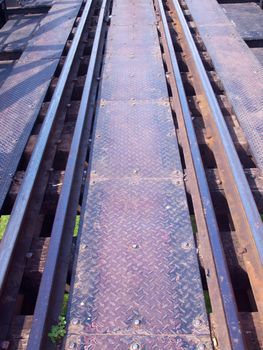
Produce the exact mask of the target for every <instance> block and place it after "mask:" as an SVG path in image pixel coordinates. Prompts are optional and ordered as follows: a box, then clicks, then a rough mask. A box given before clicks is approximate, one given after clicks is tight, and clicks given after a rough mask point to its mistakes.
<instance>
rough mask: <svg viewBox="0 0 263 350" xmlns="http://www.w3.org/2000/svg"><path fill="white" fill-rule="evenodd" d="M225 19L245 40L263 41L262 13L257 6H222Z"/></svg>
mask: <svg viewBox="0 0 263 350" xmlns="http://www.w3.org/2000/svg"><path fill="white" fill-rule="evenodd" d="M222 7H223V10H224V11H225V13H226V15H227V17H228V18H229V19H230V20H231V21H232V22H233V23H234V24H235V25H236V27H237V30H238V32H239V34H240V35H241V36H242V38H244V39H246V40H254V39H255V40H257V39H263V13H262V9H261V8H260V7H259V5H258V4H256V3H254V2H247V3H244V4H242V3H241V4H240V3H238V4H223V5H222Z"/></svg>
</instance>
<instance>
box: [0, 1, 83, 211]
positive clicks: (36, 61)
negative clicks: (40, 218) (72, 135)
mask: <svg viewBox="0 0 263 350" xmlns="http://www.w3.org/2000/svg"><path fill="white" fill-rule="evenodd" d="M81 2H82V1H81V0H75V1H74V2H73V3H72V1H71V0H65V1H63V3H61V2H56V3H55V4H54V5H53V6H52V8H51V10H50V11H49V13H48V14H47V16H45V18H44V19H43V21H41V23H40V26H39V28H38V29H37V30H36V31H35V33H34V36H33V38H32V39H31V40H30V42H29V44H28V47H27V48H26V50H25V51H24V53H23V55H22V56H21V58H20V59H19V61H18V62H17V63H16V64H15V66H14V68H13V69H12V72H11V74H10V76H9V77H8V78H7V79H6V81H5V82H4V83H3V85H2V86H1V89H0V98H1V103H0V147H1V154H0V208H1V207H2V204H3V201H4V199H5V196H6V193H7V191H8V189H9V186H10V184H11V181H12V176H13V175H14V173H15V171H16V168H17V165H18V163H19V161H20V157H21V155H22V152H23V150H24V147H25V145H26V142H27V140H28V137H29V135H30V133H31V130H32V127H33V125H34V122H35V120H36V118H37V115H38V112H39V110H40V107H41V103H42V101H43V99H44V97H45V94H46V91H47V88H48V85H49V82H50V79H51V78H52V76H53V74H54V72H55V69H56V67H57V64H58V61H59V57H60V55H61V53H62V50H63V47H64V45H65V43H66V40H67V38H68V35H69V33H70V31H71V28H72V26H73V23H74V19H75V17H76V16H77V13H78V11H79V8H80V6H81ZM44 44H45V45H44Z"/></svg>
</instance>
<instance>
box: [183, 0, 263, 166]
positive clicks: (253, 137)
mask: <svg viewBox="0 0 263 350" xmlns="http://www.w3.org/2000/svg"><path fill="white" fill-rule="evenodd" d="M185 2H186V4H187V6H188V8H189V10H190V12H191V15H192V17H193V20H194V21H195V23H196V26H197V29H198V31H199V33H200V35H201V37H202V39H203V42H204V44H205V46H206V49H207V51H208V52H209V55H210V57H211V59H212V61H213V64H214V66H215V69H216V72H217V74H218V76H219V78H220V79H221V81H222V82H223V85H224V88H225V91H226V94H227V96H228V98H229V100H230V102H231V104H232V106H233V109H234V113H235V114H236V116H237V119H238V121H239V123H240V125H241V127H242V129H243V131H244V132H245V135H246V138H247V140H248V143H249V146H250V148H251V153H252V155H253V157H254V159H255V161H256V164H257V166H258V167H259V168H260V169H261V170H262V169H263V151H262V150H263V132H262V131H263V127H262V125H263V67H262V65H261V64H260V62H259V61H258V60H257V58H256V57H255V56H254V55H253V53H252V52H250V49H249V48H248V46H247V45H246V44H245V42H244V41H243V40H242V39H241V37H240V35H239V34H238V32H237V30H236V28H235V26H234V25H233V23H231V22H230V21H229V19H228V18H227V17H226V14H225V13H224V11H223V9H222V8H221V7H220V5H219V4H218V2H217V1H216V0H204V1H203V2H202V7H201V6H200V1H199V0H185ZM203 8H205V9H206V11H203ZM240 57H242V59H240Z"/></svg>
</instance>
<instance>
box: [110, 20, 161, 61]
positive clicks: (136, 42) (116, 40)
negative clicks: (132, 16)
mask: <svg viewBox="0 0 263 350" xmlns="http://www.w3.org/2000/svg"><path fill="white" fill-rule="evenodd" d="M107 42H108V45H107V49H106V52H107V55H110V56H114V55H122V56H125V55H128V56H129V55H134V54H135V52H136V56H147V57H148V56H150V57H151V55H154V56H158V55H159V56H161V52H160V47H159V42H158V38H157V36H156V26H155V25H148V26H144V29H143V30H142V29H141V26H140V27H139V28H138V26H128V28H127V29H126V30H125V31H124V30H120V27H119V26H115V25H111V27H110V29H109V33H108V39H107Z"/></svg>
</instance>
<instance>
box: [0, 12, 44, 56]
mask: <svg viewBox="0 0 263 350" xmlns="http://www.w3.org/2000/svg"><path fill="white" fill-rule="evenodd" d="M42 18H43V15H31V16H30V15H24V16H21V15H20V16H12V18H10V19H9V20H8V21H7V22H6V24H5V25H4V27H3V28H1V30H0V51H1V52H3V51H5V52H6V51H7V52H9V51H19V50H24V48H25V47H26V45H27V44H28V40H29V38H30V37H31V35H32V33H33V32H34V30H35V29H36V27H37V26H38V24H39V22H40V20H41V19H42Z"/></svg>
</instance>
